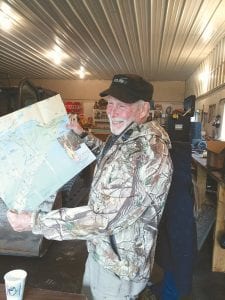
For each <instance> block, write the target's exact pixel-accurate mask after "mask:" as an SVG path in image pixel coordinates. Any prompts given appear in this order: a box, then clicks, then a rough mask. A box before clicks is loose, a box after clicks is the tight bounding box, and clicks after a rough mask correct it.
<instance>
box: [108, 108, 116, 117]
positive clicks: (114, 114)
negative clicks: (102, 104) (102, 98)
mask: <svg viewBox="0 0 225 300" xmlns="http://www.w3.org/2000/svg"><path fill="white" fill-rule="evenodd" d="M110 115H111V117H116V116H117V115H118V107H116V106H113V107H112V109H111V111H110Z"/></svg>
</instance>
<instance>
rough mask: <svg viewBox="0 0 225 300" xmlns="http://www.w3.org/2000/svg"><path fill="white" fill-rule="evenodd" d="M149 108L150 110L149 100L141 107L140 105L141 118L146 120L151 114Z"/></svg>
mask: <svg viewBox="0 0 225 300" xmlns="http://www.w3.org/2000/svg"><path fill="white" fill-rule="evenodd" d="M149 110H150V103H149V102H146V101H145V102H143V103H142V105H141V107H140V120H141V121H142V120H144V121H145V120H146V119H147V117H148V115H149Z"/></svg>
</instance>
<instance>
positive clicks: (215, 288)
mask: <svg viewBox="0 0 225 300" xmlns="http://www.w3.org/2000/svg"><path fill="white" fill-rule="evenodd" d="M85 178H87V176H86V175H85ZM80 182H81V185H80V187H79V182H78V181H76V186H77V187H79V190H81V186H82V181H81V180H80ZM77 195H78V193H77V189H75V190H73V192H72V193H70V197H67V204H69V205H68V207H73V206H76V205H78V203H77V202H76V203H74V201H72V203H70V202H71V199H78V196H77ZM83 195H85V197H84V198H83V199H82V200H81V201H80V203H79V205H84V204H85V203H86V201H87V195H88V189H86V192H84V193H83ZM65 206H66V205H65ZM0 247H1V245H0ZM212 248H213V227H212V229H211V230H210V231H209V233H208V235H207V238H206V239H205V241H204V243H203V245H202V247H201V249H200V251H199V255H198V259H197V262H196V266H195V270H194V276H193V296H192V299H193V300H224V299H225V273H215V272H211V264H212ZM224 255H225V250H224ZM86 257H87V250H86V242H85V241H79V240H73V241H62V242H58V241H52V242H51V243H50V245H49V247H48V250H47V252H46V254H45V255H44V256H43V257H23V256H9V255H0V282H1V283H3V282H4V279H3V276H4V274H5V273H6V272H8V271H9V270H12V269H17V268H22V269H24V270H26V271H27V272H28V277H27V282H26V284H27V286H30V287H37V288H42V289H52V290H58V291H66V292H74V293H80V290H81V285H82V277H83V272H84V267H85V260H86ZM155 269H156V272H155V279H156V280H158V279H159V277H160V272H159V269H158V268H155ZM146 295H147V293H146ZM144 299H145V300H147V299H148V297H147V298H146V296H145V297H144ZM0 300H1V299H0Z"/></svg>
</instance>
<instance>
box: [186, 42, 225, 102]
mask: <svg viewBox="0 0 225 300" xmlns="http://www.w3.org/2000/svg"><path fill="white" fill-rule="evenodd" d="M223 86H224V87H225V38H223V39H222V40H221V41H220V42H219V43H218V44H217V46H216V47H215V48H214V49H213V51H212V52H211V53H210V54H209V55H208V56H207V57H206V59H204V60H203V61H202V63H201V64H200V66H199V67H198V68H197V69H196V71H195V72H194V73H193V74H192V76H191V77H189V79H188V80H187V81H186V95H190V94H195V95H196V96H197V97H199V96H202V95H204V94H207V93H209V92H210V91H212V90H214V89H217V88H220V87H223Z"/></svg>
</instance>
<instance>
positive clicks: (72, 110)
mask: <svg viewBox="0 0 225 300" xmlns="http://www.w3.org/2000/svg"><path fill="white" fill-rule="evenodd" d="M64 105H65V108H66V111H67V113H68V114H77V115H81V114H83V105H82V103H81V102H79V101H72V100H66V101H64Z"/></svg>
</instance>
